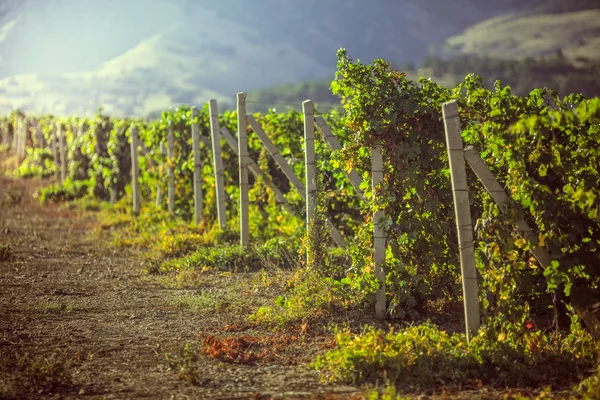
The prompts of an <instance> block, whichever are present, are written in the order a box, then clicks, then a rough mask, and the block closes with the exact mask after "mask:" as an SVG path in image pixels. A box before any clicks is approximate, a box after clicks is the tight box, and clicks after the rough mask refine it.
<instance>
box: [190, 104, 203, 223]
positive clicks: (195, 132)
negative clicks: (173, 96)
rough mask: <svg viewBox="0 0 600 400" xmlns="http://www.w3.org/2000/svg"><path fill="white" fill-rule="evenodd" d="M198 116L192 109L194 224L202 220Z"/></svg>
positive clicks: (194, 108)
mask: <svg viewBox="0 0 600 400" xmlns="http://www.w3.org/2000/svg"><path fill="white" fill-rule="evenodd" d="M197 116H198V109H197V108H196V107H192V147H193V151H194V222H195V223H196V225H199V224H200V221H201V220H202V201H203V194H202V160H201V159H200V126H198V123H196V122H193V120H194V119H195V118H196V117H197Z"/></svg>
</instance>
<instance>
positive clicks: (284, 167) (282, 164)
mask: <svg viewBox="0 0 600 400" xmlns="http://www.w3.org/2000/svg"><path fill="white" fill-rule="evenodd" d="M247 119H248V123H249V124H250V126H251V127H252V129H253V130H254V133H256V136H258V138H259V139H260V141H261V142H262V144H263V145H264V146H265V148H266V149H267V151H268V152H269V154H271V157H273V159H274V160H275V162H276V163H277V165H278V166H279V168H281V171H283V173H284V174H285V176H286V177H287V178H288V180H289V181H290V183H291V184H292V185H293V186H294V187H295V188H296V190H297V191H298V193H300V195H301V196H302V199H303V200H304V201H306V189H305V187H304V184H303V183H302V182H301V181H300V179H298V177H297V176H296V173H295V172H294V170H293V169H292V167H290V165H289V164H288V163H287V161H286V160H285V158H283V156H282V155H281V153H280V152H279V150H278V149H277V146H275V144H273V142H272V141H271V139H269V137H268V136H267V134H266V133H265V131H263V129H262V127H261V126H260V124H259V123H258V121H257V120H256V118H254V116H252V115H248V117H247ZM326 223H327V227H328V228H329V232H330V234H331V237H332V239H333V240H334V241H335V243H336V244H337V245H338V246H340V247H346V246H347V244H346V241H345V240H344V238H343V237H342V235H341V234H340V232H339V231H338V230H337V229H336V227H335V226H334V225H333V224H332V223H331V221H330V220H329V218H328V219H327V221H326Z"/></svg>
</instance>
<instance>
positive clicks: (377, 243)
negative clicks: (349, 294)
mask: <svg viewBox="0 0 600 400" xmlns="http://www.w3.org/2000/svg"><path fill="white" fill-rule="evenodd" d="M371 177H372V178H371V179H372V182H371V185H372V190H373V197H375V196H376V190H377V188H379V186H380V185H381V184H382V183H383V154H382V153H381V144H379V143H377V144H375V145H373V147H372V148H371ZM384 218H385V213H384V211H382V210H379V211H375V212H374V213H373V253H374V255H373V259H374V264H375V265H374V267H375V278H377V280H378V281H379V288H378V289H377V292H376V293H375V316H376V317H377V318H384V317H385V311H386V308H387V307H386V296H385V291H386V284H385V271H384V269H383V264H384V263H385V233H384V230H383V228H382V227H381V224H382V223H383V220H384Z"/></svg>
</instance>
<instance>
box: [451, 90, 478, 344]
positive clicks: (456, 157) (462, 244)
mask: <svg viewBox="0 0 600 400" xmlns="http://www.w3.org/2000/svg"><path fill="white" fill-rule="evenodd" d="M442 114H443V118H444V127H445V130H446V146H447V149H448V163H449V165H450V176H451V182H452V195H453V199H454V211H455V214H456V230H457V232H458V248H459V255H460V269H461V276H462V286H463V299H464V307H465V327H466V334H467V342H469V341H470V340H471V338H472V337H473V336H474V335H477V332H478V330H479V326H480V323H481V322H480V315H479V298H478V295H479V290H478V286H477V270H476V268H475V248H474V244H473V223H472V220H471V205H470V202H469V186H468V183H467V171H466V168H465V157H464V150H463V141H462V137H461V130H460V119H459V117H458V103H457V102H456V100H453V101H450V102H447V103H444V104H443V105H442Z"/></svg>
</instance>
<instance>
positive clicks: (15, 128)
mask: <svg viewBox="0 0 600 400" xmlns="http://www.w3.org/2000/svg"><path fill="white" fill-rule="evenodd" d="M18 145H19V116H18V115H15V119H14V120H13V137H12V146H11V147H12V149H11V150H13V149H14V150H13V151H14V152H15V153H18V152H19V147H18Z"/></svg>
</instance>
